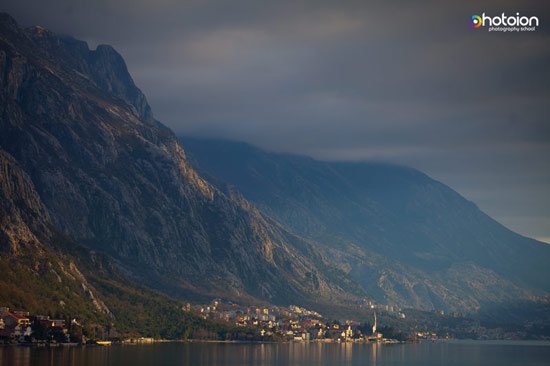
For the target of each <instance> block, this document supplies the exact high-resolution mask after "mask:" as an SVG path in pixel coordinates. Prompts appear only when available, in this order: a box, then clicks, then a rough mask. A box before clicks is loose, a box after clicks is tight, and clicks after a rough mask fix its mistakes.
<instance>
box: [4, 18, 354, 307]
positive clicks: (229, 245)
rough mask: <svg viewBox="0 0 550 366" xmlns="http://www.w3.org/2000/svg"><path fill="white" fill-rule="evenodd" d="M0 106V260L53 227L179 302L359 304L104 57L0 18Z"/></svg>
mask: <svg viewBox="0 0 550 366" xmlns="http://www.w3.org/2000/svg"><path fill="white" fill-rule="evenodd" d="M0 105H1V110H0V113H1V114H0V115H1V117H0V131H1V134H0V154H1V155H0V157H2V159H3V160H2V162H3V163H2V164H3V165H2V166H3V167H4V168H3V170H2V172H3V174H2V176H1V177H0V183H1V187H2V192H1V194H2V196H1V198H2V202H1V206H0V207H2V210H3V212H5V213H6V215H5V216H4V215H3V217H2V227H1V228H0V229H1V233H0V237H1V238H2V241H1V243H2V247H3V248H4V254H3V255H16V252H17V250H18V249H19V248H20V247H22V246H25V247H29V248H32V249H33V251H34V252H38V251H40V250H47V249H45V248H47V247H48V246H52V243H51V242H50V240H49V238H51V235H49V234H48V231H52V232H55V233H59V235H61V236H63V237H66V238H68V240H69V241H70V242H73V243H77V244H75V245H79V246H82V247H83V248H86V250H89V251H94V252H97V253H101V255H106V256H108V258H110V261H111V262H112V263H114V264H116V267H117V268H118V271H119V273H124V274H125V275H126V276H127V278H130V279H132V280H134V281H139V282H141V283H143V284H145V285H147V286H149V287H150V288H154V289H158V290H161V291H164V292H165V293H168V294H170V295H172V296H175V297H178V298H182V297H184V298H196V299H200V298H211V297H212V296H224V297H227V298H230V299H238V300H242V301H243V300H246V301H271V302H279V303H285V304H288V302H290V301H294V302H302V303H323V302H325V303H328V302H333V301H338V300H339V299H346V300H347V299H354V298H355V295H356V294H351V293H350V291H349V286H353V284H351V282H352V281H350V280H348V279H344V278H340V277H338V276H334V275H330V276H327V275H326V274H325V273H327V272H330V271H327V270H326V269H327V268H329V267H328V266H330V264H329V262H328V261H327V260H326V258H324V257H323V254H322V253H318V252H316V251H315V248H314V246H313V244H312V243H311V242H309V241H306V240H303V239H301V238H299V237H297V236H295V235H292V234H290V233H289V232H288V231H286V230H285V229H284V228H283V227H281V226H280V225H279V224H277V223H275V222H274V221H272V220H270V219H268V218H266V217H264V215H262V214H261V213H260V212H259V211H258V210H257V209H255V208H254V206H252V205H251V204H249V203H248V202H247V201H246V200H245V199H244V198H242V197H241V196H239V195H238V194H226V193H223V192H221V191H220V190H218V189H217V188H215V187H213V186H212V185H210V184H209V183H208V182H207V181H205V180H204V179H203V178H202V177H200V176H199V175H198V174H197V173H196V171H195V170H194V168H193V167H192V166H191V165H190V164H189V163H188V160H187V157H186V154H185V152H184V150H183V149H182V147H181V145H180V143H179V142H178V140H177V138H176V137H175V136H174V135H173V133H172V132H171V131H170V130H168V129H167V128H166V127H164V126H163V125H162V124H161V123H159V122H158V121H156V120H155V119H154V118H153V116H152V113H151V109H150V108H149V106H148V104H147V101H146V99H145V97H144V95H143V94H142V93H141V91H140V90H139V89H137V87H136V86H135V85H134V83H133V81H132V79H131V77H130V75H129V73H128V70H127V68H126V66H125V63H124V61H123V60H122V58H121V56H120V55H119V54H118V53H117V52H116V51H114V49H113V48H111V47H109V46H98V47H97V49H96V50H90V49H89V48H88V46H87V45H86V43H84V42H82V41H78V40H75V39H73V38H70V37H65V36H58V35H56V34H53V33H51V32H49V31H48V30H45V29H43V28H40V27H33V28H29V29H21V28H20V27H19V26H18V25H17V24H16V23H15V21H14V20H13V19H12V18H10V17H9V16H8V15H5V14H3V15H1V16H0ZM12 171H16V172H17V174H15V175H13V174H11V173H10V172H12ZM6 172H7V173H8V174H6ZM22 177H24V178H22ZM13 180H16V181H25V185H23V186H21V188H20V193H21V194H20V196H21V197H23V198H24V199H19V198H13V199H12V198H11V196H10V192H12V189H13V184H12V183H11V182H12V181H13ZM29 192H32V195H31V194H30V193H29ZM37 238H38V239H37ZM5 253H8V254H5ZM77 255H78V253H77ZM357 289H358V288H357ZM359 294H360V295H362V293H361V291H359Z"/></svg>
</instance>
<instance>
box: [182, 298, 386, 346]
mask: <svg viewBox="0 0 550 366" xmlns="http://www.w3.org/2000/svg"><path fill="white" fill-rule="evenodd" d="M183 310H184V311H187V312H192V313H194V314H195V315H198V316H200V317H202V318H203V319H210V320H214V321H223V322H226V323H229V324H231V325H235V326H237V327H243V328H244V327H247V328H255V329H257V331H258V333H259V334H260V335H261V336H262V337H265V338H268V339H276V340H284V341H299V342H304V341H322V342H365V341H370V342H383V341H386V342H388V341H391V340H388V339H385V338H384V336H383V334H382V333H381V332H379V331H378V330H377V328H376V317H375V318H374V319H373V320H374V323H373V325H368V326H367V325H365V324H361V323H358V322H356V321H352V320H345V321H329V320H327V319H325V318H324V317H323V316H322V315H321V314H319V313H318V312H315V311H313V310H309V309H306V308H303V307H300V306H296V305H290V306H289V307H280V306H264V307H262V306H241V305H238V304H234V303H224V302H222V301H221V300H214V301H212V302H211V303H210V304H208V305H191V304H186V305H185V306H184V307H183ZM374 314H376V313H375V312H374Z"/></svg>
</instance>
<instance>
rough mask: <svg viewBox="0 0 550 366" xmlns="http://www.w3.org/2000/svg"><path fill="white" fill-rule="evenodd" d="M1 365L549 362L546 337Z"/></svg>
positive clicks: (165, 352) (184, 351)
mask: <svg viewBox="0 0 550 366" xmlns="http://www.w3.org/2000/svg"><path fill="white" fill-rule="evenodd" d="M0 365H2V366H4V365H10V366H30V365H32V366H34V365H37V366H46V365H48V366H86V365H100V366H103V365H105V366H126V365H131V366H146V365H147V366H149V365H160V366H164V365H183V366H187V365H190V366H191V365H192V366H197V365H205V366H212V365H224V366H226V365H227V366H229V365H231V366H233V365H234V366H241V365H304V366H310V365H331V366H338V365H381V366H385V365H427V366H430V365H446V366H452V365H457V366H458V365H459V366H466V365H483V366H491V365H498V366H508V365H518V366H519V365H521V366H530V365H545V366H546V365H550V343H542V342H479V341H449V342H436V343H431V342H425V343H419V344H396V345H376V344H319V343H308V344H303V343H289V344H226V343H162V344H153V345H140V346H121V345H117V346H111V347H70V348H63V347H60V348H53V349H47V348H46V349H39V348H27V347H0Z"/></svg>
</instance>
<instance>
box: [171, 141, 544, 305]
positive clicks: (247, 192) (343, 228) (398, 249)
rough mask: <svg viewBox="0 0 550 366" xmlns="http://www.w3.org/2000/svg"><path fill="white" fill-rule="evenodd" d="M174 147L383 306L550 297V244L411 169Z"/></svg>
mask: <svg viewBox="0 0 550 366" xmlns="http://www.w3.org/2000/svg"><path fill="white" fill-rule="evenodd" d="M182 140H183V144H184V147H185V148H186V149H187V151H188V153H189V154H190V156H191V160H192V161H194V163H195V164H196V166H197V167H198V169H199V170H200V171H201V172H202V173H203V174H204V175H205V176H207V177H210V180H211V181H213V182H217V184H218V185H220V186H222V187H223V186H226V185H230V186H232V187H234V189H237V190H239V191H240V192H242V194H243V195H244V196H245V197H246V198H247V199H249V200H251V201H252V202H253V203H254V204H255V205H257V206H258V207H259V208H260V209H261V210H262V211H263V212H264V213H265V214H266V215H268V216H270V217H273V218H274V219H276V220H278V221H279V222H281V223H283V224H284V225H286V226H287V227H289V228H291V229H292V231H293V232H295V233H297V234H299V235H302V236H304V237H308V238H310V239H312V240H315V241H316V242H319V243H323V244H324V245H325V246H327V247H329V248H330V249H329V250H330V251H332V252H333V253H334V254H333V259H334V261H335V262H339V265H340V267H341V268H342V269H343V270H345V271H346V272H347V273H348V274H349V276H350V277H351V278H353V279H354V280H355V281H357V282H358V283H359V284H361V285H362V286H364V288H366V289H367V292H368V293H369V295H371V296H373V297H374V298H375V299H376V300H378V301H380V302H382V303H386V302H390V303H397V304H400V305H402V306H414V307H418V308H424V309H430V308H436V309H438V308H441V309H452V310H459V311H462V312H463V311H465V310H470V311H477V310H478V309H479V308H480V307H481V306H483V305H485V306H489V304H495V303H505V302H514V301H516V300H517V299H525V298H528V299H533V298H535V297H537V296H540V295H544V294H547V293H548V291H549V290H550V281H548V278H550V266H548V263H550V246H548V245H546V244H543V243H540V242H537V241H535V240H532V239H528V238H525V237H522V236H520V235H518V234H516V233H514V232H512V231H510V230H508V229H507V228H505V227H503V226H502V225H500V224H499V223H497V222H496V221H494V220H493V219H491V218H490V217H489V216H487V215H486V214H484V213H483V212H482V211H480V210H479V209H478V208H477V207H476V205H475V204H473V203H472V202H469V201H467V200H466V199H464V198H463V197H462V196H460V195H459V194H458V193H456V192H455V191H453V190H452V189H450V188H449V187H447V186H445V185H444V184H442V183H440V182H437V181H435V180H433V179H431V178H429V177H428V176H426V175H425V174H423V173H421V172H419V171H416V170H414V169H410V168H405V167H399V166H392V165H388V164H380V163H338V162H321V161H316V160H313V159H311V158H307V157H302V156H293V155H286V154H275V153H269V152H265V151H262V150H260V149H257V148H254V147H252V146H250V145H246V144H243V143H235V142H229V141H216V140H200V139H192V138H183V139H182Z"/></svg>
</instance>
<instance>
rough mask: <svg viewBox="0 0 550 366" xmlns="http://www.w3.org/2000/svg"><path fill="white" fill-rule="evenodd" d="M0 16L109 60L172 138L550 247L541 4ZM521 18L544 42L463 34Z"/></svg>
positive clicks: (206, 7) (42, 4) (134, 7)
mask: <svg viewBox="0 0 550 366" xmlns="http://www.w3.org/2000/svg"><path fill="white" fill-rule="evenodd" d="M412 3H414V5H413V4H412ZM514 4H515V5H514ZM0 8H1V10H3V11H7V12H8V13H10V14H11V15H13V16H14V17H15V18H16V19H17V20H18V21H19V23H21V24H23V25H35V24H39V25H43V26H45V27H47V28H49V29H51V30H53V31H56V32H59V33H65V34H70V35H73V36H75V37H77V38H80V39H83V40H86V41H88V42H89V44H90V45H91V46H93V47H95V46H96V45H97V44H100V43H106V44H111V45H113V46H114V47H115V48H116V49H117V50H118V51H119V52H120V53H121V54H122V55H123V56H124V58H125V59H126V62H127V64H128V67H129V70H130V72H131V73H132V75H133V76H134V79H135V81H136V83H137V85H138V86H139V87H140V88H141V89H142V90H143V91H144V93H145V94H146V95H147V97H148V99H149V102H150V104H151V106H152V108H153V112H154V114H155V116H156V117H157V118H158V119H159V120H161V121H162V122H164V123H165V124H167V125H168V126H170V127H171V128H172V129H173V130H174V131H175V132H176V133H180V134H188V135H196V136H206V137H216V138H230V139H234V140H242V141H247V142H250V143H253V144H255V145H258V146H260V147H264V148H267V149H270V150H276V151H286V152H296V153H303V154H308V155H311V156H314V157H318V158H322V159H331V160H334V159H336V160H366V159H376V160H383V161H389V162H396V163H400V164H406V165H410V166H413V167H416V168H418V169H420V170H422V171H424V172H426V173H428V174H429V175H431V176H432V177H434V178H436V179H438V180H441V181H442V182H444V183H446V184H448V185H450V186H451V187H452V188H454V189H456V190H457V191H459V192H460V193H461V194H462V195H464V196H465V197H467V198H468V199H470V200H472V201H474V202H475V203H477V204H478V206H479V207H480V208H482V209H483V210H484V211H485V212H487V213H489V214H490V215H492V216H493V217H495V218H496V219H497V220H499V221H500V222H502V223H503V224H505V225H507V226H508V227H510V228H512V229H514V230H516V231H518V232H520V233H522V234H525V235H527V236H531V237H535V238H539V239H541V240H545V241H548V242H550V32H549V28H550V27H549V26H548V24H549V23H548V22H550V3H549V2H548V1H543V0H540V1H526V0H522V1H502V0H501V1H455V2H454V4H451V2H449V1H414V2H413V1H402V2H390V1H373V2H367V1H365V0H363V1H334V0H332V1H323V0H313V1H296V0H276V1H275V0H274V1H260V0H250V1H246V0H232V1H223V0H219V1H208V0H206V1H181V0H180V1H177V0H172V1H169V0H157V1H150V2H147V1H143V0H124V1H109V0H102V1H95V2H94V1H84V0H73V1H61V0H56V1H45V0H35V1H31V0H17V1H13V0H8V1H7V2H6V1H4V2H3V4H2V5H0ZM518 11H519V12H520V13H521V14H524V15H530V16H531V15H535V16H538V17H539V19H540V23H541V24H540V27H539V29H538V30H537V31H535V32H523V33H515V34H510V33H490V32H487V31H486V30H483V29H470V28H469V26H468V21H469V19H470V16H471V15H472V14H480V13H482V12H486V13H487V14H491V15H497V14H500V13H502V12H506V13H507V14H512V13H513V14H515V13H516V12H518Z"/></svg>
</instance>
